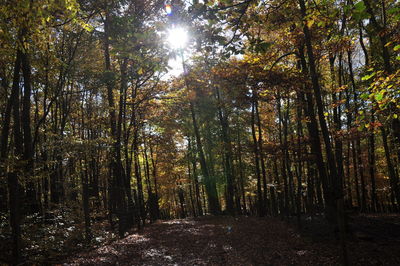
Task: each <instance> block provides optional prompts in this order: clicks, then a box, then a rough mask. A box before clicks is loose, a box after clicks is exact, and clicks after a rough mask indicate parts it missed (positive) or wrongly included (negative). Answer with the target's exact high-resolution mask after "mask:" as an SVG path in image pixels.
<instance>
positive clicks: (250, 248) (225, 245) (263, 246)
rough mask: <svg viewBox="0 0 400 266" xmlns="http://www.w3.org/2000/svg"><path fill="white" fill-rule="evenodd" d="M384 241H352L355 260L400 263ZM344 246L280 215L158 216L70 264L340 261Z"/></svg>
mask: <svg viewBox="0 0 400 266" xmlns="http://www.w3.org/2000/svg"><path fill="white" fill-rule="evenodd" d="M381 246H382V243H380V244H379V245H378V244H373V243H372V242H365V241H364V242H360V240H357V241H356V242H350V243H349V251H350V257H351V258H352V259H353V261H352V264H354V265H383V264H386V265H400V258H399V257H400V253H397V252H398V251H400V247H399V245H398V244H397V246H393V245H392V244H391V243H389V244H388V246H386V247H385V246H383V247H381ZM381 249H382V250H381ZM338 250H339V249H338V247H337V244H336V242H335V241H324V242H321V241H314V240H312V238H310V237H302V236H300V234H298V233H297V232H296V230H295V229H294V228H293V227H292V226H289V225H287V224H286V223H284V222H282V221H280V220H279V219H274V218H265V219H260V218H248V217H240V218H231V217H204V218H201V219H185V220H172V221H165V222H158V223H156V224H153V225H150V226H148V227H146V228H145V229H144V230H143V232H141V233H139V234H132V235H129V236H127V237H126V238H124V239H121V240H118V241H116V242H114V243H112V244H110V245H106V246H103V247H100V248H98V249H96V250H93V251H91V252H89V253H83V254H79V255H77V256H76V257H75V258H73V259H70V260H68V262H67V263H65V264H64V265H338V264H339V262H340V259H339V254H338ZM385 250H386V252H384V251H385ZM371 252H372V253H371ZM382 252H383V253H382ZM377 254H378V255H377ZM379 254H381V255H379ZM390 254H392V255H390Z"/></svg>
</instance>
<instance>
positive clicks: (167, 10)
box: [165, 4, 172, 16]
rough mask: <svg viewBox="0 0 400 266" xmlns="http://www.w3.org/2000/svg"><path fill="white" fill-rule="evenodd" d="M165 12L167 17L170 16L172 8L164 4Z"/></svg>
mask: <svg viewBox="0 0 400 266" xmlns="http://www.w3.org/2000/svg"><path fill="white" fill-rule="evenodd" d="M165 11H166V12H167V15H168V16H170V15H171V14H172V7H171V5H168V4H166V5H165Z"/></svg>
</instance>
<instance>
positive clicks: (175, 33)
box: [167, 27, 189, 49]
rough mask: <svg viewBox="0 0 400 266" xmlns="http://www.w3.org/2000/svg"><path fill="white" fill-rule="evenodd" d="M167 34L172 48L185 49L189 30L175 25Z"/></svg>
mask: <svg viewBox="0 0 400 266" xmlns="http://www.w3.org/2000/svg"><path fill="white" fill-rule="evenodd" d="M167 34H168V35H167V40H168V44H169V45H170V47H171V48H172V49H183V48H184V47H185V46H186V44H187V42H188V39H189V35H188V32H187V31H186V29H184V28H182V27H174V28H172V29H170V30H169V31H168V33H167Z"/></svg>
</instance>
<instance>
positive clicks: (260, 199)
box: [251, 94, 265, 217]
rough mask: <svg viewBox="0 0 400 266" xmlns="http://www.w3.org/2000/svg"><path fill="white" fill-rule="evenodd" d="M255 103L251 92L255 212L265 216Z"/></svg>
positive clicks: (255, 100)
mask: <svg viewBox="0 0 400 266" xmlns="http://www.w3.org/2000/svg"><path fill="white" fill-rule="evenodd" d="M256 105H257V99H256V98H255V96H254V94H253V101H252V105H251V133H252V136H253V146H254V147H253V150H254V160H255V168H256V178H257V212H258V215H259V216H260V217H263V216H265V208H264V200H263V196H262V190H261V173H260V151H259V146H258V141H257V137H256V129H255V116H256V114H255V113H256Z"/></svg>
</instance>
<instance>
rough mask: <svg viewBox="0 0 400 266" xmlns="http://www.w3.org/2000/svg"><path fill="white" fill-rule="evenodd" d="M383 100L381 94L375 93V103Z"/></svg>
mask: <svg viewBox="0 0 400 266" xmlns="http://www.w3.org/2000/svg"><path fill="white" fill-rule="evenodd" d="M382 99H383V94H382V93H377V94H375V100H376V101H378V102H379V101H381V100H382Z"/></svg>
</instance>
